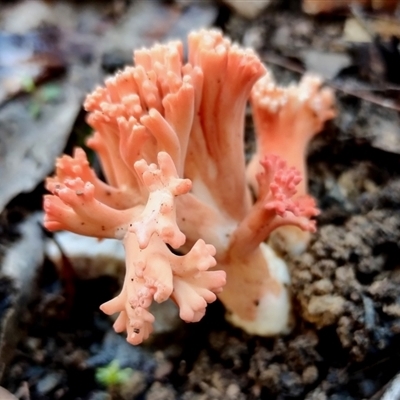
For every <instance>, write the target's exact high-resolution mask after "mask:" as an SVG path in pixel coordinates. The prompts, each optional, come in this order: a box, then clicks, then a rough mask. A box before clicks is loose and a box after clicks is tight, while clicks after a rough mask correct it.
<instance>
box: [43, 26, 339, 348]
mask: <svg viewBox="0 0 400 400" xmlns="http://www.w3.org/2000/svg"><path fill="white" fill-rule="evenodd" d="M188 44H189V45H188V49H189V54H188V63H186V64H184V62H183V46H182V43H180V42H171V43H169V44H165V45H163V44H157V45H155V46H154V47H152V48H151V49H141V50H137V51H135V53H134V61H135V66H134V67H127V68H125V69H124V70H123V71H121V72H119V73H117V74H116V76H114V77H112V78H109V79H107V80H106V83H105V86H104V87H99V88H97V89H96V90H95V91H94V92H93V93H91V94H89V95H88V96H87V99H86V101H85V104H84V106H85V109H86V110H87V111H88V118H87V120H88V123H89V125H91V126H92V127H93V129H94V133H93V135H92V136H91V137H90V138H89V140H88V142H87V144H88V146H89V147H90V148H92V149H93V150H94V151H95V152H96V153H97V155H98V157H99V159H100V161H101V166H102V169H103V173H104V176H105V178H106V182H107V183H105V182H103V181H102V180H100V179H99V178H98V177H96V174H95V172H94V171H93V169H92V168H91V167H90V165H89V163H88V160H87V158H86V155H85V153H84V151H83V150H82V149H79V148H78V149H76V150H75V152H74V154H73V156H72V157H70V156H67V155H64V156H62V157H61V158H59V159H58V161H57V163H56V173H55V175H54V177H51V178H48V180H47V189H48V190H49V191H50V192H51V194H49V195H46V196H45V199H44V209H45V221H44V224H45V226H46V228H48V229H50V230H59V229H65V230H70V231H72V232H75V233H78V234H82V235H88V236H94V237H98V238H106V237H107V238H116V239H120V240H122V241H123V243H124V247H125V251H126V276H125V280H124V284H123V288H122V290H121V292H120V294H119V295H118V296H117V297H116V298H114V299H112V300H110V301H109V302H107V303H105V304H103V305H102V306H101V309H102V310H103V311H104V312H105V313H107V314H115V313H119V316H118V318H117V320H116V322H115V325H114V328H115V330H116V331H124V330H125V331H127V338H128V341H129V342H131V343H133V344H137V343H140V342H142V341H143V340H145V339H146V338H147V337H148V336H149V334H150V333H151V331H152V323H153V321H154V317H153V315H152V314H151V313H150V311H149V307H150V305H151V303H152V301H153V300H154V301H156V302H163V301H165V300H167V299H168V298H172V299H173V300H174V301H175V303H176V304H177V305H178V307H179V309H180V317H181V318H182V319H183V320H185V321H188V322H195V321H198V320H200V319H201V318H202V317H203V315H204V313H205V309H206V306H207V303H210V302H213V301H214V300H215V299H216V294H218V296H219V298H220V299H221V301H222V302H223V303H224V305H225V307H226V309H227V311H228V317H229V319H230V320H231V321H232V322H233V323H234V324H236V325H237V326H240V327H242V328H244V329H245V330H247V331H248V332H253V333H257V334H276V333H279V332H284V331H287V330H288V329H289V320H290V318H289V315H290V302H289V298H288V292H287V287H286V286H287V284H288V283H289V276H288V272H287V268H286V265H285V263H284V261H283V260H282V259H281V258H279V257H278V256H277V255H276V254H275V253H274V251H273V250H272V248H271V247H270V246H268V245H267V244H266V243H265V240H266V239H268V237H269V236H270V234H271V233H272V232H273V231H274V230H276V229H277V228H279V227H282V226H285V225H290V226H295V227H298V228H300V229H302V230H305V231H310V232H312V231H314V230H315V222H314V221H313V220H312V217H313V216H315V215H316V214H317V209H316V207H315V202H314V201H313V200H312V198H311V197H310V196H308V195H307V194H306V186H305V184H302V183H301V182H302V179H303V177H304V176H305V164H304V163H305V161H304V158H305V151H306V146H307V142H308V140H309V139H310V138H311V137H312V136H313V135H314V134H315V133H316V132H317V131H319V130H320V129H321V128H322V125H323V123H324V122H325V120H327V119H329V118H332V116H333V111H332V104H333V96H332V94H331V92H330V91H329V90H328V89H321V88H320V82H319V81H317V80H315V79H314V78H304V79H303V80H302V82H301V83H300V86H299V87H291V88H289V89H280V88H277V87H275V86H274V84H273V83H272V78H271V77H270V75H269V74H267V75H265V74H266V68H265V67H264V65H263V64H262V62H261V61H260V60H259V58H258V57H257V55H256V54H255V53H254V52H253V51H252V50H250V49H243V48H241V47H240V46H238V45H236V44H232V43H231V42H230V40H229V39H227V38H225V37H224V36H223V35H222V34H221V33H220V32H219V31H217V30H201V31H198V32H193V33H191V34H190V35H189V38H188ZM263 76H264V78H262V77H263ZM260 78H261V79H260ZM285 90H286V91H285ZM250 97H251V101H252V106H253V112H254V118H255V125H256V129H257V141H258V150H257V153H256V155H255V156H254V158H253V160H252V162H251V164H250V165H249V167H248V169H247V178H246V166H245V157H244V134H243V132H244V116H245V109H246V105H247V102H248V100H249V98H250ZM247 179H248V180H249V182H248V181H247ZM249 183H250V184H251V185H252V186H253V188H254V189H255V193H256V199H255V201H253V200H252V193H251V190H250V187H249ZM299 185H300V191H298V188H299ZM171 248H172V249H176V250H177V251H178V252H179V253H178V254H183V255H177V254H176V253H174V252H173V251H172V250H171Z"/></svg>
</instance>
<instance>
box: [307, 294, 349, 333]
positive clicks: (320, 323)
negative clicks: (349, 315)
mask: <svg viewBox="0 0 400 400" xmlns="http://www.w3.org/2000/svg"><path fill="white" fill-rule="evenodd" d="M345 303H346V300H345V299H344V298H343V297H341V296H338V295H330V294H326V295H322V296H313V297H311V299H310V302H309V303H308V305H307V308H306V309H305V318H306V319H307V320H308V321H309V322H312V323H315V324H316V326H317V327H318V328H322V327H324V326H328V325H332V324H333V323H334V322H335V321H336V320H337V319H338V318H339V317H340V316H341V314H342V313H343V311H344V307H345Z"/></svg>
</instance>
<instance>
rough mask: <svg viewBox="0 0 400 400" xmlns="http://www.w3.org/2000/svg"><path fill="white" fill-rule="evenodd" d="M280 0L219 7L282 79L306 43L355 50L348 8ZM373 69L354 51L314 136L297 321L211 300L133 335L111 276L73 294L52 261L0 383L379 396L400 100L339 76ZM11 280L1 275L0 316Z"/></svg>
mask: <svg viewBox="0 0 400 400" xmlns="http://www.w3.org/2000/svg"><path fill="white" fill-rule="evenodd" d="M283 3H285V4H286V3H293V4H287V6H286V5H282V6H281V8H277V9H274V8H273V9H272V10H271V11H268V12H266V13H265V15H263V16H260V17H259V18H258V19H256V20H253V21H247V20H245V19H242V18H241V17H240V16H238V15H236V14H235V13H232V12H230V11H228V10H227V9H226V8H224V7H220V12H219V16H218V19H217V25H219V26H221V27H223V28H224V29H225V30H226V31H227V32H228V33H229V34H231V35H232V36H233V37H234V38H235V39H237V40H245V41H246V40H247V41H250V42H251V43H253V45H254V46H256V47H257V48H258V50H259V51H260V54H261V56H262V57H264V58H265V61H266V62H267V64H268V62H270V64H269V66H270V68H272V69H273V70H274V73H275V75H276V77H277V79H278V81H282V82H286V81H288V80H290V79H293V78H295V79H298V78H299V76H300V75H299V73H298V71H301V69H302V68H303V64H302V54H303V53H302V51H303V50H305V49H310V48H313V49H323V50H324V51H328V52H329V51H330V52H338V51H339V52H343V53H347V50H348V49H347V48H345V47H346V46H345V45H344V44H343V43H342V42H341V41H340V36H341V32H342V29H343V24H344V20H345V18H346V17H345V16H339V17H338V16H336V17H330V16H326V17H324V18H322V19H321V18H315V19H314V18H311V17H308V16H305V15H303V14H301V13H300V11H299V10H298V7H297V6H296V5H295V4H294V3H296V2H283ZM283 30H285V32H283V33H282V31H283ZM285 38H286V39H285ZM272 56H273V57H272ZM369 74H370V75H369V76H367V77H363V78H362V79H361V76H360V70H359V69H358V68H357V67H356V64H353V69H352V70H351V71H349V70H347V71H346V73H345V74H344V72H343V73H342V74H341V73H339V72H338V74H337V77H336V78H335V79H334V80H332V81H331V82H330V83H331V84H332V85H333V86H335V87H339V90H338V92H337V94H338V117H337V118H336V119H335V121H333V122H331V123H330V124H328V126H327V128H326V131H325V132H323V133H322V134H320V135H318V137H317V138H316V140H315V141H314V142H313V143H312V145H311V148H310V157H309V170H310V190H311V192H312V194H313V195H314V196H315V197H316V198H317V199H318V203H319V205H320V208H321V211H322V212H321V215H320V216H319V229H318V232H317V233H316V234H315V235H314V236H313V239H312V241H311V243H310V246H309V248H308V250H307V251H306V252H305V253H304V254H303V255H301V256H299V257H297V258H294V257H290V256H289V255H285V258H286V260H287V262H288V263H289V265H290V268H291V273H292V295H293V308H294V314H295V318H296V325H295V328H294V330H293V332H292V333H291V334H290V335H288V336H284V337H278V338H260V337H251V336H249V335H247V334H245V333H243V332H242V331H240V330H238V329H235V328H233V327H232V326H230V325H228V324H227V323H226V322H225V321H224V310H223V308H222V306H221V305H220V304H219V303H216V304H212V305H210V306H209V308H208V312H207V315H206V317H205V318H204V319H203V320H202V321H201V322H200V323H198V324H192V325H181V326H180V327H179V330H176V331H173V332H170V333H166V334H164V335H160V336H156V337H154V338H153V339H151V340H150V341H149V342H147V343H145V344H144V345H143V346H140V347H133V346H130V345H128V344H127V343H126V342H125V340H124V338H123V337H121V336H118V335H116V334H115V333H113V331H112V322H111V321H110V319H109V318H108V317H107V316H104V315H103V314H102V313H101V312H100V311H99V310H98V306H99V304H101V303H102V302H103V301H105V300H106V299H109V298H110V297H111V296H112V295H113V293H115V291H117V290H118V284H117V282H116V281H115V280H113V279H112V278H107V277H101V278H98V279H93V280H86V281H80V280H78V281H77V282H76V286H75V293H74V296H73V298H72V299H71V298H69V297H68V294H67V295H66V293H65V291H64V287H63V285H62V284H61V282H60V280H59V277H58V275H57V273H56V270H55V268H54V266H53V265H52V264H51V263H50V262H49V261H48V262H46V263H45V265H44V266H43V268H42V273H41V278H40V288H41V289H40V295H39V296H38V297H37V300H36V301H35V302H34V303H33V304H32V305H31V308H30V309H29V310H27V318H26V320H24V321H23V322H21V329H22V330H25V331H26V336H25V337H24V339H23V340H22V341H21V342H20V343H19V345H18V348H17V350H16V352H15V356H14V358H13V360H12V362H11V364H10V365H9V368H8V369H7V371H6V374H5V377H4V379H3V382H2V385H3V386H4V387H6V388H7V389H8V390H9V391H10V392H12V393H14V394H16V395H17V397H18V398H20V399H31V400H36V399H37V400H47V399H62V400H67V399H85V400H86V399H87V400H100V399H133V398H137V399H147V400H158V399H160V400H169V399H182V400H189V399H190V400H192V399H193V400H206V399H224V400H225V399H226V400H241V399H243V400H244V399H254V400H255V399H309V400H311V399H312V400H317V399H318V400H324V399H332V400H333V399H340V400H341V399H348V400H353V399H354V400H356V399H371V400H373V399H378V398H379V397H380V395H381V394H382V393H383V392H384V389H385V386H386V385H387V384H388V382H389V381H390V380H391V379H392V378H393V377H394V376H395V375H396V374H397V373H398V372H399V367H398V366H399V362H400V351H399V349H400V347H399V345H400V261H399V260H400V212H399V211H400V155H399V149H400V137H395V140H394V141H393V140H392V139H393V138H392V137H389V136H388V135H389V133H388V131H389V130H390V129H389V128H387V129H386V130H384V129H383V128H382V127H383V124H384V123H385V124H389V125H385V126H386V127H391V128H393V130H394V131H395V132H397V134H399V111H398V110H395V109H393V107H386V106H385V104H383V103H382V104H381V105H379V104H378V103H379V99H380V98H381V97H378V100H377V101H375V100H376V98H375V97H374V101H373V102H371V101H370V99H369V98H366V97H365V96H364V95H363V96H354V95H353V94H349V93H348V92H346V91H343V90H340V87H341V86H340V85H341V84H342V83H343V82H344V80H349V79H351V80H354V81H358V82H360V84H363V85H364V87H366V88H367V92H368V88H370V86H369V85H372V83H371V71H369ZM367 75H368V74H367ZM380 78H382V77H380ZM373 84H374V85H375V82H373ZM363 93H365V92H363ZM375 95H376V92H374V96H375ZM382 96H383V98H384V96H385V94H384V93H383V94H382ZM391 99H393V98H392V97H391ZM395 100H396V99H395ZM248 131H249V132H251V126H249V129H248ZM251 145H252V139H251V134H250V135H249V147H251ZM10 290H11V289H10V287H9V285H7V282H3V281H2V280H1V278H0V318H1V314H2V310H3V309H6V308H7V304H6V302H5V300H4V301H3V300H2V299H6V297H7V296H6V295H7V293H8V292H9V291H10ZM115 359H117V360H118V361H119V363H120V366H121V367H122V368H125V367H130V368H132V369H133V370H134V371H135V373H134V374H133V375H132V378H131V379H130V380H129V381H128V382H126V383H125V384H124V385H122V387H120V388H105V387H103V386H102V385H101V384H99V383H98V382H97V380H96V378H95V375H96V370H97V369H98V368H99V367H101V366H104V365H107V364H109V363H110V362H111V361H112V360H115Z"/></svg>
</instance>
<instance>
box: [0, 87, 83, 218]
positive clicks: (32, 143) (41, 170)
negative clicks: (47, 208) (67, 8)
mask: <svg viewBox="0 0 400 400" xmlns="http://www.w3.org/2000/svg"><path fill="white" fill-rule="evenodd" d="M59 90H60V92H61V93H62V98H60V99H59V101H57V102H56V103H46V104H42V105H41V116H40V118H39V119H35V118H34V116H32V115H31V114H30V113H29V112H28V107H29V104H30V103H29V100H26V101H21V99H15V100H12V101H10V102H8V103H7V104H5V105H3V106H2V108H1V109H0V131H1V135H0V171H1V174H0V187H1V191H0V211H1V210H2V209H3V208H4V206H5V205H6V204H7V203H8V202H9V201H10V200H11V199H12V198H13V197H14V196H16V195H18V194H20V193H22V192H29V191H31V190H33V189H34V188H35V187H36V186H37V185H38V184H39V182H41V181H42V180H43V179H44V178H45V177H46V175H48V174H49V173H50V172H51V171H52V170H53V169H54V161H55V158H56V157H57V156H58V155H59V154H60V153H61V152H62V151H63V149H64V147H65V144H66V142H67V139H68V137H69V134H70V132H71V128H72V126H73V124H74V122H75V119H76V117H77V115H78V113H79V110H80V108H81V98H80V97H79V95H78V93H77V91H76V90H74V89H73V88H71V87H70V86H69V85H68V84H67V83H63V84H60V86H59Z"/></svg>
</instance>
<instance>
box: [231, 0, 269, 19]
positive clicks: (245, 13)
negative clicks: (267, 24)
mask: <svg viewBox="0 0 400 400" xmlns="http://www.w3.org/2000/svg"><path fill="white" fill-rule="evenodd" d="M223 2H224V3H225V4H227V5H228V6H229V7H231V8H233V9H234V10H235V11H236V12H237V13H238V14H239V15H241V16H242V17H245V18H248V19H253V18H255V17H257V16H258V15H260V13H261V12H262V11H263V10H265V9H266V8H267V7H268V6H269V5H270V4H271V3H272V0H257V1H237V0H223Z"/></svg>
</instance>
